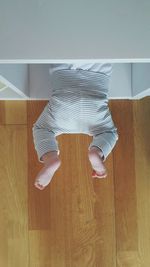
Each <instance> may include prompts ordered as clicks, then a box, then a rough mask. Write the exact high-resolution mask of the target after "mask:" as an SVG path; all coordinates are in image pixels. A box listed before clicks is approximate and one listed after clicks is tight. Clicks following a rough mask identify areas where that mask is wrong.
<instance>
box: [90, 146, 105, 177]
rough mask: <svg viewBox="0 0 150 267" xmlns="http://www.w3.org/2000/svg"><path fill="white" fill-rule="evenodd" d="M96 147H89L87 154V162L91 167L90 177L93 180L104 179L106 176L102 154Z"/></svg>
mask: <svg viewBox="0 0 150 267" xmlns="http://www.w3.org/2000/svg"><path fill="white" fill-rule="evenodd" d="M100 152H101V150H100V149H99V148H97V147H94V146H93V147H91V149H90V151H89V152H88V156H89V160H90V162H91V165H92V167H93V172H92V177H93V178H96V177H97V178H105V177H106V176H107V171H106V168H105V166H104V164H103V160H102V152H101V153H100Z"/></svg>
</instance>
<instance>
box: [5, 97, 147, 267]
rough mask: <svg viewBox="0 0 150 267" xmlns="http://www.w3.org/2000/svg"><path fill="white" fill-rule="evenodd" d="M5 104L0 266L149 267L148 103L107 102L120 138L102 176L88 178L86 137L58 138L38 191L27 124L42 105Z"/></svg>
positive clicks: (41, 108)
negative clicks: (52, 165) (53, 161)
mask: <svg viewBox="0 0 150 267" xmlns="http://www.w3.org/2000/svg"><path fill="white" fill-rule="evenodd" d="M11 102H13V101H1V102H0V110H1V116H0V135H1V136H0V152H1V161H0V176H1V179H0V186H1V201H0V226H1V227H0V238H1V240H2V242H0V266H4V267H16V266H17V267H18V266H23V267H58V266H61V267H80V266H81V267H84V266H86V267H87V266H89V267H101V266H102V267H148V266H150V256H149V247H150V198H149V196H150V179H149V177H150V167H149V162H150V145H149V138H150V126H149V125H150V124H149V117H150V98H149V97H147V98H145V99H143V100H136V101H129V100H111V101H110V108H111V111H112V116H113V120H114V122H115V124H116V126H117V127H118V133H119V140H118V142H117V145H116V147H115V148H114V150H113V152H112V153H111V154H110V155H109V156H108V158H107V160H106V162H105V164H106V168H107V170H108V177H107V178H106V179H93V178H92V177H91V173H92V168H91V165H90V162H89V160H88V146H89V144H90V142H91V141H92V137H90V136H88V135H84V134H79V135H78V134H70V135H67V134H63V135H61V136H58V137H57V140H58V143H59V148H60V159H61V161H62V164H61V166H60V168H59V169H58V170H57V172H56V173H55V175H54V177H53V179H52V181H51V183H50V184H49V185H48V186H47V188H46V189H45V190H43V191H40V190H38V189H37V188H35V187H34V185H33V183H34V179H35V177H36V175H37V173H38V172H39V171H40V169H41V168H42V167H43V164H42V163H40V162H38V159H37V155H36V151H35V149H34V145H33V137H32V126H33V123H34V122H35V121H36V119H37V118H38V116H39V115H40V113H41V112H42V110H43V109H44V107H45V105H46V103H47V101H27V102H26V101H19V102H20V104H19V103H18V105H17V106H16V110H13V109H15V103H11ZM19 113H20V114H19ZM6 114H7V115H6ZM21 114H22V115H21ZM22 122H23V123H22ZM16 124H20V125H16ZM21 124H25V125H21Z"/></svg>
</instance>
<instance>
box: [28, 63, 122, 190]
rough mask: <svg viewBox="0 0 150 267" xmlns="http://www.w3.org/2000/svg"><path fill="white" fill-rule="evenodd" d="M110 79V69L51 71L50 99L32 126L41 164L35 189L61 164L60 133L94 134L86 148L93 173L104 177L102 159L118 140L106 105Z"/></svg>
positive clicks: (105, 172)
mask: <svg viewBox="0 0 150 267" xmlns="http://www.w3.org/2000/svg"><path fill="white" fill-rule="evenodd" d="M101 65H102V64H101ZM104 65H105V64H104ZM107 65H110V66H111V64H107ZM110 66H109V67H110ZM103 70H104V68H103ZM101 71H102V68H101ZM109 81H110V69H109V73H108V72H107V71H106V72H104V71H103V72H98V71H93V70H92V68H91V69H90V70H89V69H88V70H87V69H83V68H78V69H70V68H65V69H61V68H59V69H57V70H55V71H53V73H52V76H51V82H52V95H51V97H50V101H49V103H48V104H47V105H46V107H45V108H44V110H43V112H42V113H41V115H40V116H39V118H38V119H37V121H36V122H35V123H34V125H33V128H32V130H33V138H34V145H35V149H36V151H37V154H38V159H39V161H40V162H43V163H44V167H43V169H42V170H41V171H40V173H39V174H38V175H37V177H36V179H35V186H36V187H37V188H38V189H41V190H42V189H44V188H45V186H47V185H48V184H49V183H50V181H51V179H52V177H53V175H54V173H55V172H56V170H58V168H59V167H60V165H61V161H60V158H59V153H60V151H59V146H58V142H57V140H56V137H57V136H58V135H60V134H63V133H68V134H71V133H84V134H88V135H90V136H93V140H92V142H91V144H90V146H89V148H88V157H89V161H90V163H91V165H92V168H93V173H92V176H93V177H97V178H103V177H106V175H107V171H106V168H105V166H104V163H103V162H104V161H105V160H106V158H107V156H108V155H109V154H110V152H111V151H112V149H113V148H114V146H115V144H116V141H117V140H118V134H117V128H116V127H115V125H114V123H113V120H112V117H111V113H110V110H109V107H108V88H109Z"/></svg>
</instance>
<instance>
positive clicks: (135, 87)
mask: <svg viewBox="0 0 150 267" xmlns="http://www.w3.org/2000/svg"><path fill="white" fill-rule="evenodd" d="M131 84H132V93H133V96H136V95H138V94H140V93H143V91H146V90H147V89H150V63H133V64H132V81H131ZM146 94H147V95H150V93H149V90H147V93H146Z"/></svg>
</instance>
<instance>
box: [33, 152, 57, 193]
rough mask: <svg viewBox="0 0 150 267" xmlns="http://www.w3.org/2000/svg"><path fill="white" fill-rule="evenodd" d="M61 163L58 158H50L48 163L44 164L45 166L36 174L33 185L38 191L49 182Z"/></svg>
mask: <svg viewBox="0 0 150 267" xmlns="http://www.w3.org/2000/svg"><path fill="white" fill-rule="evenodd" d="M60 165H61V161H60V159H59V158H57V157H56V158H54V157H51V158H50V160H49V161H47V162H46V164H45V166H44V167H43V168H42V170H41V171H40V172H39V173H38V175H37V177H36V179H35V182H34V185H35V187H37V188H38V189H40V190H43V189H44V188H45V187H46V186H47V185H48V184H49V183H50V181H51V179H52V177H53V175H54V173H55V172H56V170H57V169H58V168H59V167H60Z"/></svg>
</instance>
